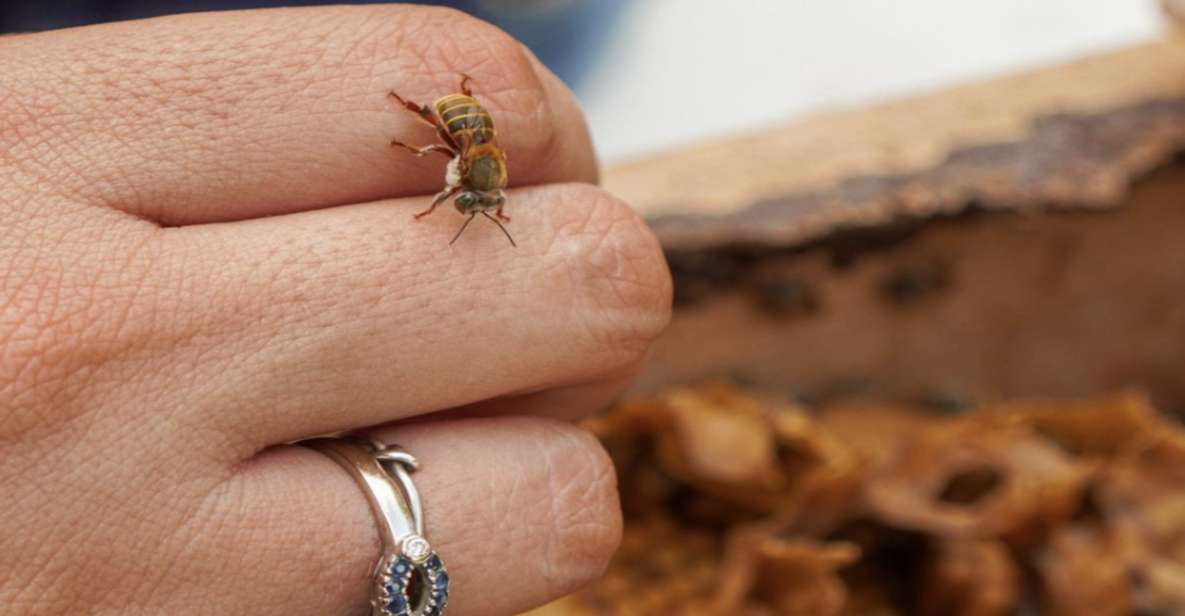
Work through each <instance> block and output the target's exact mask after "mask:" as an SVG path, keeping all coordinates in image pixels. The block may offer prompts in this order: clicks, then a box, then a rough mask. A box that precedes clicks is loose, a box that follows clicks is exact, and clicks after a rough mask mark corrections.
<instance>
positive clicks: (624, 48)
mask: <svg viewBox="0 0 1185 616" xmlns="http://www.w3.org/2000/svg"><path fill="white" fill-rule="evenodd" d="M308 4H327V3H326V2H310V1H301V0H281V1H275V0H255V1H250V0H246V1H244V0H203V1H193V2H181V1H176V0H175V1H165V0H80V1H75V2H57V3H55V2H4V3H2V5H0V6H2V7H3V8H0V29H2V30H3V31H6V32H22V31H36V30H45V29H50V28H60V27H68V26H76V25H82V24H87V23H96V22H103V21H112V20H121V19H132V18H137V17H146V16H154V15H163V14H169V13H178V12H189V11H198V10H222V9H234V8H249V7H262V6H294V5H308ZM421 4H444V5H451V6H455V7H457V8H460V9H462V10H465V11H467V12H470V13H472V14H475V15H477V16H479V17H482V18H484V19H487V20H489V21H492V22H494V23H496V24H498V25H499V26H501V27H503V28H504V29H506V30H508V31H509V32H511V33H512V34H514V35H515V36H517V37H518V38H520V39H521V40H523V41H525V42H526V43H527V44H528V45H529V46H531V47H532V48H533V49H534V50H535V51H536V53H538V54H539V56H540V57H541V58H542V59H543V60H544V61H545V62H546V63H547V64H548V65H549V66H551V67H552V68H553V69H554V70H555V71H556V72H557V73H559V74H560V75H561V76H562V77H563V78H564V79H565V80H566V81H567V82H568V83H569V84H570V85H571V86H572V87H573V88H574V89H575V90H576V91H577V93H578V95H579V96H580V98H581V99H582V100H583V101H584V103H585V106H586V110H587V112H588V116H589V121H590V122H591V124H592V128H593V135H594V137H595V139H596V140H597V146H598V149H599V151H600V153H601V155H602V156H603V157H604V158H605V159H606V160H608V161H610V162H612V161H614V160H621V159H629V158H633V157H638V156H641V155H644V154H646V153H650V152H655V151H659V150H664V149H669V148H672V147H676V146H680V145H685V144H688V143H693V142H695V141H698V140H702V139H705V138H710V137H713V136H718V135H725V134H729V133H735V132H737V131H743V130H754V129H759V128H760V127H762V126H763V125H766V124H768V123H769V122H776V121H778V120H781V119H784V118H786V117H788V116H792V115H801V114H803V113H807V112H810V111H812V110H816V109H822V108H834V107H835V106H837V105H839V106H849V105H855V104H866V103H869V102H875V101H878V100H883V99H886V98H894V97H899V96H902V95H905V94H907V93H911V92H916V91H919V90H929V89H934V88H937V87H941V86H946V85H950V84H952V83H958V82H962V81H968V80H973V79H979V78H983V77H986V76H991V75H995V74H1000V73H1004V72H1007V71H1011V70H1015V69H1017V68H1019V67H1023V66H1031V65H1036V64H1043V63H1049V62H1052V61H1057V60H1063V59H1069V58H1074V57H1079V56H1081V55H1083V54H1085V53H1090V52H1094V51H1102V50H1105V49H1109V48H1114V47H1119V46H1122V45H1126V44H1131V43H1133V42H1136V41H1140V40H1146V39H1152V38H1155V37H1156V36H1158V35H1159V34H1160V31H1161V29H1162V28H1163V27H1164V26H1163V20H1162V19H1161V18H1160V13H1159V11H1158V6H1157V3H1156V2H1155V1H1154V0H1125V1H1123V2H1115V1H1113V0H1044V1H1042V2H1031V1H1028V0H995V1H993V2H983V1H978V2H973V1H970V0H964V1H962V2H949V1H945V0H905V1H899V2H884V1H881V2H876V1H868V0H832V1H830V2H778V1H776V0H734V1H730V2H720V1H716V0H645V1H641V0H634V1H632V2H631V1H630V0H454V1H451V2H450V1H444V0H442V1H437V2H424V3H421ZM656 109H661V113H656V112H655V111H656Z"/></svg>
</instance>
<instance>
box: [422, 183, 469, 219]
mask: <svg viewBox="0 0 1185 616" xmlns="http://www.w3.org/2000/svg"><path fill="white" fill-rule="evenodd" d="M459 190H461V187H460V186H446V187H445V188H444V190H442V191H440V192H438V193H436V198H435V199H433V200H432V205H430V206H428V209H426V210H424V211H423V212H420V213H419V214H416V220H419V219H421V218H423V217H425V216H427V215H428V214H431V213H432V210H434V209H436V206H438V205H440V204H441V203H444V201H445V200H446V199H448V198H449V197H451V196H453V195H455V194H457V191H459Z"/></svg>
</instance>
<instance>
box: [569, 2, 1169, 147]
mask: <svg viewBox="0 0 1185 616" xmlns="http://www.w3.org/2000/svg"><path fill="white" fill-rule="evenodd" d="M627 11H628V13H627V14H626V15H625V17H624V18H623V19H622V20H621V23H620V24H619V26H618V28H616V29H615V30H614V33H613V34H612V36H611V40H610V41H609V44H608V46H607V52H606V54H605V56H604V57H603V58H602V59H601V60H600V62H599V64H598V65H597V67H596V68H595V69H594V70H593V72H592V74H591V75H589V77H588V79H587V80H586V81H585V82H584V84H583V85H582V87H581V88H580V92H579V94H580V96H581V98H582V100H583V102H584V103H585V108H586V111H587V112H588V114H589V121H590V122H591V124H592V130H593V135H594V138H595V139H596V142H597V147H598V150H599V152H600V154H601V155H602V157H603V158H604V159H606V160H609V161H613V160H618V159H622V158H629V157H633V156H638V155H640V154H643V153H647V152H652V151H655V150H661V149H667V148H670V147H673V146H676V145H680V144H685V143H688V142H694V141H696V140H702V139H705V138H709V137H711V136H714V135H724V134H729V133H734V132H737V131H742V130H746V129H749V130H751V129H754V128H757V127H760V126H762V125H763V124H767V123H769V122H771V121H772V122H776V121H782V120H785V119H787V118H789V117H791V116H794V115H802V114H804V113H807V112H809V111H812V110H816V109H820V108H828V107H834V106H836V105H845V106H850V105H855V104H861V103H870V102H875V101H879V100H885V99H889V98H894V97H900V96H903V95H906V94H909V93H911V92H918V91H922V90H930V89H934V88H937V87H940V86H944V85H953V84H956V83H960V82H964V81H969V80H973V79H977V78H982V77H985V76H991V75H996V74H1000V73H1006V72H1009V71H1013V70H1017V69H1021V68H1024V67H1027V66H1036V65H1040V64H1043V63H1049V62H1053V61H1057V60H1064V59H1070V58H1074V57H1077V56H1080V55H1083V54H1085V53H1088V52H1092V51H1102V50H1105V49H1108V48H1113V47H1119V46H1123V45H1127V44H1132V43H1136V42H1139V41H1141V40H1148V39H1152V38H1155V37H1157V36H1160V34H1161V33H1162V29H1163V28H1164V27H1165V26H1164V21H1163V19H1162V18H1161V15H1160V12H1159V7H1158V5H1157V3H1156V2H1154V1H1153V0H1076V1H1075V0H895V1H894V0H810V1H806V0H634V2H633V3H632V6H631V8H629V9H627Z"/></svg>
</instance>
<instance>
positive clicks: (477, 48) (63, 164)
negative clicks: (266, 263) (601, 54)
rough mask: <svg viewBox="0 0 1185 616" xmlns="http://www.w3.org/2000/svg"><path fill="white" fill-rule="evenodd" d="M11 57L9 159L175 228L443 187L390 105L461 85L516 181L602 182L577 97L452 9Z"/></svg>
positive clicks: (282, 15) (243, 17)
mask: <svg viewBox="0 0 1185 616" xmlns="http://www.w3.org/2000/svg"><path fill="white" fill-rule="evenodd" d="M0 49H3V53H0V89H2V90H3V91H4V92H5V96H4V97H0V129H2V130H0V159H3V158H4V157H5V156H8V157H11V159H12V160H16V161H20V162H22V166H23V168H25V169H29V168H32V169H35V170H36V173H37V174H38V175H39V176H40V177H38V178H37V179H38V180H41V181H39V182H34V183H32V184H34V185H36V186H37V187H38V188H39V189H40V190H46V191H53V192H54V193H55V195H54V196H59V197H60V196H66V197H68V198H72V199H76V200H78V199H81V200H93V199H101V202H102V204H104V205H111V206H114V207H118V208H119V209H123V210H126V211H128V212H129V213H132V214H134V215H136V216H140V217H143V218H148V219H151V220H154V221H156V222H160V223H163V224H193V223H203V222H215V221H224V220H237V219H245V218H254V217H258V216H264V215H272V214H282V213H290V212H295V211H302V210H309V209H315V208H320V207H328V206H333V205H341V204H346V203H356V202H362V201H370V200H375V199H380V198H385V197H395V196H407V195H417V194H426V193H432V192H435V191H436V190H439V189H440V187H441V186H442V184H443V181H444V167H445V163H446V161H445V160H444V158H443V157H439V156H435V155H433V156H430V157H425V158H416V157H415V156H412V155H411V154H409V153H408V152H406V151H403V150H393V149H392V148H391V146H390V143H391V140H392V139H399V140H400V141H405V142H410V143H413V144H417V145H427V144H429V143H432V142H434V141H436V140H437V138H436V136H435V133H434V131H433V130H432V129H431V128H430V127H429V126H427V125H426V124H425V123H424V122H422V121H421V120H420V119H419V118H418V117H417V116H416V115H415V114H413V113H410V112H409V111H408V110H407V109H404V108H403V107H400V106H399V105H397V104H393V101H392V100H391V99H390V98H389V97H388V96H387V95H388V92H390V91H392V90H395V91H397V92H398V93H399V94H400V95H401V96H403V97H404V98H407V99H409V100H413V101H416V102H418V103H422V104H429V105H430V104H431V103H432V101H433V100H435V99H436V98H438V97H440V96H443V95H446V94H449V93H452V92H454V91H456V89H457V87H458V81H459V74H460V73H466V74H468V75H470V76H471V77H472V86H473V88H474V95H475V97H476V98H477V99H478V100H479V101H480V102H481V103H482V104H483V105H485V106H486V107H487V108H488V109H489V111H490V113H491V115H492V117H493V118H494V121H495V124H496V126H497V129H498V136H499V140H500V142H501V145H502V147H503V148H504V149H505V150H506V152H507V157H508V162H509V171H510V181H511V184H512V185H524V184H537V183H550V182H560V181H581V182H595V181H596V177H597V171H596V164H595V161H594V157H593V153H592V147H591V144H590V139H589V136H588V132H587V129H586V127H585V124H584V121H583V118H582V115H581V113H580V111H579V108H578V106H577V104H576V101H575V99H574V97H573V96H572V94H571V92H570V91H568V89H567V88H566V87H565V86H564V85H563V84H562V83H560V81H559V80H558V79H557V78H556V77H555V76H554V75H553V74H552V73H551V72H550V71H548V70H547V69H545V68H543V67H542V65H541V64H539V62H538V61H537V60H536V59H535V58H534V56H532V55H531V53H530V52H529V51H527V50H526V49H525V48H524V47H523V46H522V45H521V44H519V43H518V42H516V41H514V40H513V39H512V38H510V37H509V36H508V35H506V34H505V33H503V32H502V31H500V30H498V29H497V28H494V27H493V26H490V25H488V24H486V23H484V22H481V21H478V20H476V19H474V18H471V17H468V16H466V15H465V14H463V13H460V12H457V11H453V10H448V9H440V8H431V7H421V6H398V5H395V6H369V7H317V8H305V9H276V10H263V11H242V12H226V13H208V14H199V15H185V16H177V17H167V18H160V19H152V20H145V21H136V22H124V23H117V24H107V25H103V26H94V27H89V28H82V29H74V30H64V31H57V32H50V33H44V34H33V35H27V36H17V37H7V38H5V39H4V40H2V41H0ZM8 123H11V126H10V127H5V126H4V125H5V124H8ZM9 128H11V129H12V130H9ZM29 161H32V162H33V164H32V165H30V164H29ZM38 163H40V164H38ZM46 163H48V164H46Z"/></svg>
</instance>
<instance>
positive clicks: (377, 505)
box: [300, 436, 449, 616]
mask: <svg viewBox="0 0 1185 616" xmlns="http://www.w3.org/2000/svg"><path fill="white" fill-rule="evenodd" d="M300 444H301V445H304V446H305V447H309V448H311V449H314V450H316V451H319V452H321V453H323V454H325V455H326V456H329V458H330V459H332V460H333V461H334V462H337V463H338V464H340V465H341V466H342V467H343V468H345V469H346V471H347V472H349V473H350V476H352V477H353V478H354V481H355V482H357V484H358V486H359V487H361V488H362V492H363V493H365V494H366V499H367V500H368V501H369V502H370V509H371V511H372V512H373V513H374V517H375V522H376V523H377V525H378V528H379V536H380V537H381V539H382V542H383V553H382V555H381V556H380V557H379V559H378V562H377V563H375V566H374V571H373V572H372V574H371V575H372V577H373V584H372V586H371V595H370V606H371V611H370V613H371V616H440V615H441V614H444V608H445V606H446V605H448V591H449V578H448V570H447V569H445V567H444V563H443V562H442V561H441V560H440V556H439V555H438V554H437V553H436V552H435V550H433V549H432V546H431V545H430V544H429V543H428V540H427V539H425V538H424V514H423V510H422V509H421V507H420V494H419V492H417V491H416V486H415V484H413V483H412V481H411V473H412V471H415V470H416V469H417V468H418V467H419V462H417V461H416V459H415V457H413V456H412V455H411V454H409V453H407V452H406V451H404V450H403V449H402V448H400V447H398V446H395V445H387V444H384V443H380V442H378V441H374V440H370V439H363V438H358V437H352V436H350V437H341V438H337V437H335V438H317V439H312V440H308V441H302V442H301V443H300Z"/></svg>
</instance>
